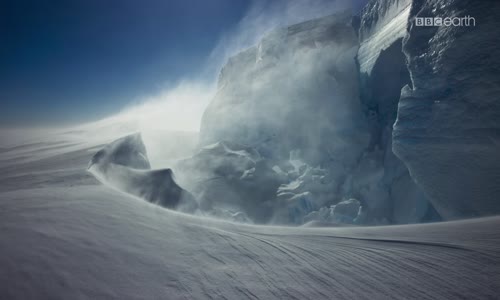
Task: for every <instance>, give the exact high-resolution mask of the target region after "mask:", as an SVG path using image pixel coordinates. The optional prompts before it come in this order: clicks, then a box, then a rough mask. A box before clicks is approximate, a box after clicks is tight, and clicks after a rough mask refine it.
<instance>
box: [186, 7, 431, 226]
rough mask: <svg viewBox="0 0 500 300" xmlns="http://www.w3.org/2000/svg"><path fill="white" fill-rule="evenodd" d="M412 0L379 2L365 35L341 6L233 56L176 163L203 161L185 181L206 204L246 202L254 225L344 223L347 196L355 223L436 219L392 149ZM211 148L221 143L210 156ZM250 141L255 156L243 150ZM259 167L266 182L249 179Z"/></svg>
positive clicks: (367, 17) (365, 17)
mask: <svg viewBox="0 0 500 300" xmlns="http://www.w3.org/2000/svg"><path fill="white" fill-rule="evenodd" d="M409 7H410V6H409V1H392V0H391V1H372V2H370V3H369V5H368V6H367V7H366V8H365V9H364V10H363V13H362V16H361V19H360V25H359V32H358V31H357V30H358V28H356V25H355V21H354V20H353V18H352V16H351V14H350V13H342V14H336V15H332V16H329V17H325V18H320V19H316V20H311V21H308V22H304V23H300V24H297V25H293V26H290V27H288V28H281V29H277V30H274V31H272V32H271V33H270V34H268V35H267V36H265V37H264V38H263V39H262V41H260V43H259V44H258V45H257V46H255V47H252V48H250V49H247V50H245V51H243V52H241V53H239V54H237V55H235V56H234V57H232V58H230V59H229V60H228V62H227V64H226V65H225V66H224V67H223V69H222V71H221V73H220V77H219V83H218V92H217V95H216V96H215V98H214V99H213V101H212V102H211V103H210V105H209V107H208V108H207V110H206V111H205V114H204V116H203V120H202V126H201V133H200V147H201V150H200V153H199V154H197V155H195V156H194V157H193V158H192V159H190V160H187V161H185V162H183V163H182V166H181V167H179V169H180V170H181V172H180V174H181V178H191V177H196V176H197V175H196V174H195V173H196V171H195V170H196V166H204V167H203V168H202V169H203V172H201V173H203V174H204V175H203V176H201V179H198V180H197V181H196V183H192V182H190V181H189V180H186V181H185V182H186V186H188V187H189V190H194V191H197V194H198V195H199V196H200V197H201V198H206V200H203V199H201V200H200V202H201V203H205V204H206V205H207V207H206V208H207V209H209V210H210V209H214V207H217V206H221V205H222V207H224V209H231V210H236V211H237V210H238V209H242V210H243V211H244V212H245V213H246V214H248V215H249V216H250V218H251V219H253V220H256V219H257V221H258V222H273V223H294V224H302V223H304V222H306V221H321V222H323V221H325V220H337V221H338V220H345V218H344V217H339V216H336V215H332V214H333V212H335V211H341V210H339V209H335V207H334V206H336V205H344V204H343V203H360V210H359V212H358V215H359V216H350V217H349V218H348V219H349V220H350V221H349V222H359V223H414V222H421V221H425V220H431V219H432V220H434V219H436V213H435V211H434V210H433V208H432V205H430V204H429V202H428V200H427V198H426V196H425V195H424V193H423V192H422V191H421V190H420V188H419V187H418V186H417V185H416V184H415V183H414V181H413V180H412V178H411V177H410V175H409V172H408V170H407V168H406V166H405V165H404V164H403V163H402V162H401V161H400V160H399V159H398V158H397V157H396V156H395V155H394V153H393V152H392V125H393V123H394V121H395V119H396V114H397V105H398V101H399V96H400V91H401V88H402V87H403V86H404V85H406V84H408V83H409V82H410V77H409V73H408V69H407V68H406V64H405V56H404V54H403V52H402V37H403V36H404V33H405V32H406V25H407V17H408V14H409ZM221 143H222V144H221ZM213 149H223V151H221V150H217V151H215V152H218V153H219V154H216V153H211V155H210V159H208V158H206V153H207V151H208V152H214V150H213ZM235 149H247V150H245V151H247V153H246V154H244V153H242V152H241V151H243V150H238V151H239V152H238V153H239V154H238V156H237V157H241V159H244V161H251V162H252V163H250V164H245V165H247V169H246V170H245V169H239V168H235V166H234V163H235V162H232V163H231V164H230V167H228V165H227V164H228V160H227V159H226V158H223V156H231V157H235V155H234V153H235V151H234V150H235ZM248 149H252V151H255V152H256V153H258V159H257V160H256V159H255V158H251V159H249V158H245V157H248ZM252 151H250V152H252ZM220 153H224V154H223V155H222V154H220ZM251 157H255V156H251ZM205 160H209V161H210V163H209V164H207V163H204V162H203V161H205ZM263 166H268V167H265V168H263ZM221 169H225V170H227V169H230V170H236V169H239V171H237V172H236V171H235V172H233V173H232V174H228V173H225V174H224V175H223V176H221V175H220V174H221V173H220V171H219V170H221ZM255 170H257V171H258V172H257V173H259V172H260V173H261V174H266V178H267V179H266V180H264V181H262V180H257V179H256V178H257V177H256V176H253V177H252V178H253V179H251V180H250V179H249V178H248V177H246V176H245V174H254V173H256V172H255ZM259 170H260V171H259ZM273 171H275V174H274V175H272V174H273ZM183 173H184V174H187V175H182V174H183ZM198 173H199V172H198ZM198 175H199V174H198ZM198 177H199V176H198ZM270 178H273V179H272V180H271V179H270ZM181 181H182V180H181ZM257 182H258V183H257ZM257 191H261V192H260V193H257ZM264 191H265V192H264ZM213 199H217V201H214V200H213ZM349 201H350V202H349ZM353 201H354V202H353ZM207 203H208V204H207ZM320 212H321V213H320ZM329 212H330V213H329ZM355 220H356V221H355Z"/></svg>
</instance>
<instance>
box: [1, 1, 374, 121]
mask: <svg viewBox="0 0 500 300" xmlns="http://www.w3.org/2000/svg"><path fill="white" fill-rule="evenodd" d="M254 2H255V1H251V0H210V1H209V0H179V1H174V0H147V1H132V0H115V1H109V0H80V1H76V0H45V1H40V0H32V1H24V0H12V1H6V0H0V101H1V110H0V126H9V127H10V126H19V125H33V124H39V125H47V124H61V123H75V122H80V121H87V120H95V119H98V118H101V117H104V116H107V115H109V114H111V113H112V112H115V111H117V110H119V109H121V108H123V107H124V106H126V105H127V104H129V103H131V102H132V101H134V100H136V99H138V98H140V97H144V96H148V95H152V94H155V93H157V92H159V91H160V90H161V89H164V88H165V86H168V85H175V84H176V83H177V82H179V81H180V80H182V79H184V78H191V79H193V78H194V79H198V78H197V77H202V76H205V75H206V74H202V73H203V72H201V70H203V69H204V66H206V64H207V60H208V59H209V58H210V55H211V53H212V51H213V49H214V47H216V46H217V44H218V43H219V42H220V40H221V37H222V36H223V35H224V34H226V33H227V32H228V31H230V30H231V28H234V27H236V26H237V25H238V23H239V22H240V20H241V19H242V18H243V17H244V16H245V15H246V14H247V12H248V10H249V9H250V7H251V6H252V4H254ZM354 2H355V3H356V5H357V6H359V5H360V4H359V3H361V2H365V1H363V0H356V1H353V3H354ZM356 5H355V6H356ZM211 75H213V74H211ZM212 77H213V76H212ZM207 80H208V79H207Z"/></svg>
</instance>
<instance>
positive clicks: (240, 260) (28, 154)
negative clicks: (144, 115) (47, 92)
mask: <svg viewBox="0 0 500 300" xmlns="http://www.w3.org/2000/svg"><path fill="white" fill-rule="evenodd" d="M81 134H82V133H81V132H73V133H72V134H68V133H66V134H61V133H59V134H49V133H46V132H43V133H38V134H36V135H33V136H32V137H30V138H29V139H28V140H17V141H13V140H12V139H11V138H7V135H6V133H4V132H2V133H1V137H2V139H1V141H2V143H1V145H0V299H88V298H91V299H104V298H107V299H108V298H115V299H498V298H499V297H500V230H499V228H500V217H492V218H483V219H472V220H466V221H457V222H447V223H439V224H425V225H408V226H386V227H363V228H361V227H358V228H305V227H288V228H285V227H264V226H249V225H242V224H232V223H226V222H222V221H216V220H209V219H204V218H198V217H192V216H187V215H182V214H179V213H176V212H172V211H168V210H166V209H163V208H160V207H157V206H154V205H152V204H149V203H147V202H145V201H142V200H139V199H135V198H132V197H130V196H128V195H125V194H123V193H120V192H118V191H115V190H112V189H110V188H108V187H106V186H102V185H101V184H100V183H98V182H97V181H96V180H95V179H94V178H93V177H92V176H91V175H90V174H89V173H87V172H86V171H85V168H86V166H87V163H88V161H89V160H90V157H91V156H92V155H93V153H95V152H96V151H97V149H99V148H100V147H101V145H102V144H103V143H106V142H109V141H108V140H106V138H104V137H103V138H102V139H101V140H98V141H95V142H93V143H89V142H84V140H85V139H83V138H79V136H80V135H81ZM16 136H19V134H16ZM24 136H27V135H24ZM37 140H43V142H40V141H37Z"/></svg>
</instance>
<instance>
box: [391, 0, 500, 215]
mask: <svg viewBox="0 0 500 300" xmlns="http://www.w3.org/2000/svg"><path fill="white" fill-rule="evenodd" d="M499 13H500V5H499V3H498V1H476V2H474V3H471V2H470V1H462V0H449V1H415V2H414V3H413V7H412V10H411V15H410V20H411V21H412V23H411V25H410V26H409V32H408V35H407V36H406V37H405V39H404V46H403V47H404V52H405V54H406V57H407V60H408V68H409V70H410V73H411V78H412V86H410V85H409V86H407V87H405V88H404V89H403V91H402V93H401V99H400V102H399V109H398V119H397V122H396V124H395V125H394V133H393V136H394V146H393V148H394V151H395V153H396V154H397V155H398V156H399V157H400V158H401V159H402V160H403V161H404V162H405V164H406V165H407V166H408V168H409V170H410V172H411V175H412V177H413V178H415V180H416V181H417V182H418V183H419V185H420V186H421V187H422V188H423V190H424V192H425V193H426V194H427V195H429V197H430V199H431V201H432V202H433V204H434V205H435V207H436V209H437V210H438V211H439V213H440V214H441V215H442V216H443V217H445V218H446V219H454V218H462V217H471V216H478V215H489V214H498V213H500V202H499V201H497V199H496V195H497V194H498V191H499V187H500V159H499V153H500V148H499V145H500V137H499V134H498V132H499V130H500V102H499V101H498V95H499V93H500V81H499V76H498V74H499V73H498V70H499V69H500V58H499V57H500V47H499V46H498V43H497V42H496V41H497V40H499V38H500V36H499V32H500V31H499V30H498V28H499V25H500V21H499V20H498V18H497V17H495V16H498V14H499ZM455 16H456V17H463V16H473V17H475V19H476V22H477V24H476V26H434V27H422V26H415V23H414V22H415V19H414V18H416V17H441V18H445V17H455Z"/></svg>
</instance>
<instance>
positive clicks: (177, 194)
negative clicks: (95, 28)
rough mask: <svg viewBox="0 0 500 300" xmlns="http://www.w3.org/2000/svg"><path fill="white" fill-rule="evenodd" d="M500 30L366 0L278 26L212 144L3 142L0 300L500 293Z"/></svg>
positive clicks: (149, 135)
mask: <svg viewBox="0 0 500 300" xmlns="http://www.w3.org/2000/svg"><path fill="white" fill-rule="evenodd" d="M464 15H471V16H474V17H475V19H476V22H477V24H476V26H463V27H457V26H441V27H438V26H416V25H415V18H426V17H441V18H443V17H459V16H464ZM498 16H500V2H498V0H485V1H472V0H413V1H412V0H371V1H369V2H368V4H367V5H366V7H365V8H364V9H363V10H362V12H361V13H360V15H359V16H353V15H352V13H350V12H337V13H335V14H333V15H330V16H326V17H322V18H319V19H314V20H309V21H306V22H303V23H299V24H294V25H290V26H288V27H283V28H277V29H274V30H272V31H271V32H269V33H268V34H266V35H265V36H264V37H263V38H262V39H261V40H260V41H259V42H258V44H257V45H255V46H254V47H250V48H248V49H246V50H244V51H242V52H240V53H237V54H235V55H234V56H232V57H230V58H229V59H228V60H227V63H226V64H225V65H224V67H223V68H222V70H221V72H220V75H219V79H218V86H217V92H216V94H215V96H214V98H213V99H212V101H211V102H210V104H209V105H208V107H207V109H206V110H205V112H204V114H203V118H202V120H201V128H200V132H199V133H189V132H169V131H161V132H160V131H155V130H154V129H151V128H150V129H149V130H148V129H147V128H146V129H145V128H140V130H139V128H138V127H137V126H135V125H134V124H131V123H130V124H129V123H123V122H121V121H120V119H119V118H115V119H113V118H109V119H105V120H102V121H100V122H95V123H89V124H86V125H81V126H78V127H74V128H67V129H61V128H60V129H57V130H56V129H54V130H43V129H38V130H35V129H16V130H14V129H12V130H7V129H6V130H0V254H1V255H0V282H1V284H0V299H499V298H500V230H499V228H500V216H498V215H499V214H500V201H498V199H497V198H498V195H499V194H500V156H499V153H500V148H499V147H500V102H499V101H498V95H499V94H500V76H499V74H500V46H499V45H498V41H500V36H499V33H500V30H498V28H500V19H499V18H498Z"/></svg>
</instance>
